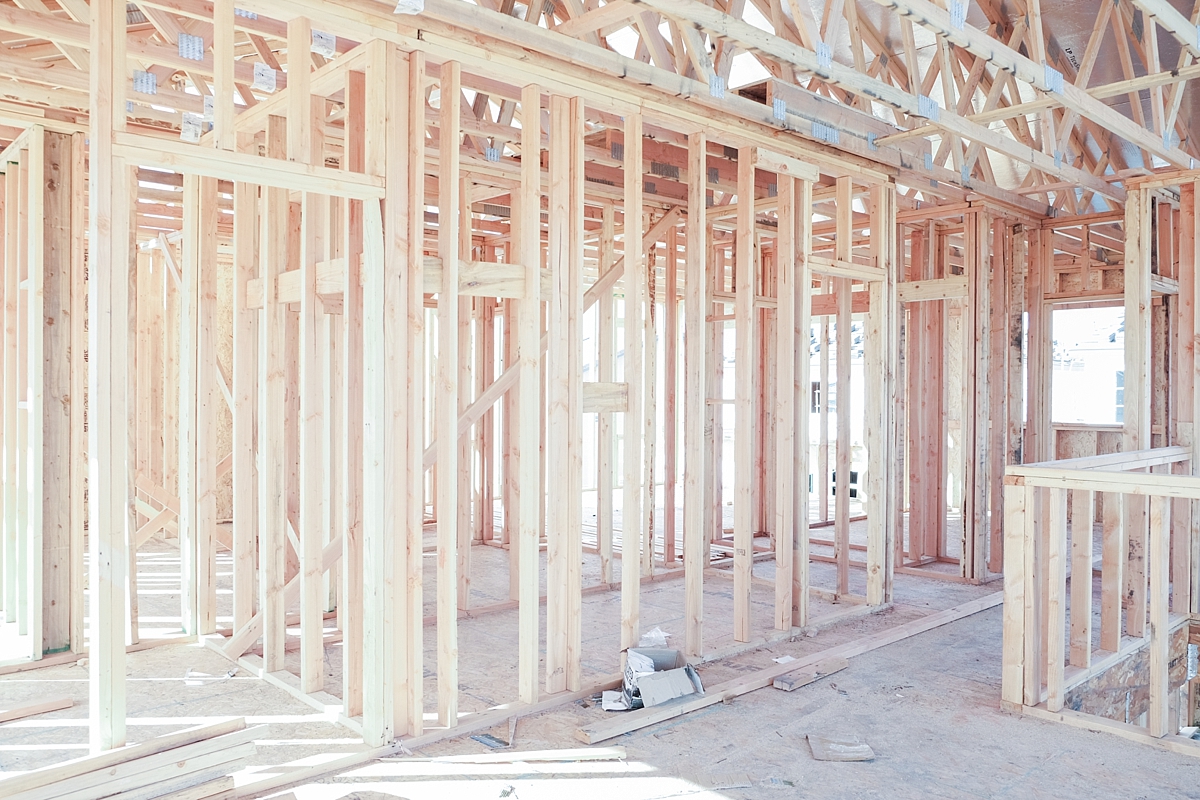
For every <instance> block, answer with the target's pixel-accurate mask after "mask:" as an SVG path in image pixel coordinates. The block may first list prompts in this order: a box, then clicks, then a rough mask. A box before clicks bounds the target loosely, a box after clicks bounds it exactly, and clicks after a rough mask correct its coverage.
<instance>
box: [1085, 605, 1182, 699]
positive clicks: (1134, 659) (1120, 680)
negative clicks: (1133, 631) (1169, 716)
mask: <svg viewBox="0 0 1200 800" xmlns="http://www.w3.org/2000/svg"><path fill="white" fill-rule="evenodd" d="M1187 643H1188V626H1187V625H1182V626H1180V628H1179V629H1178V630H1176V631H1175V633H1174V634H1172V636H1171V647H1170V662H1169V672H1168V677H1169V683H1170V688H1172V689H1176V688H1178V687H1180V686H1182V685H1183V684H1184V683H1185V682H1186V681H1187ZM1065 707H1066V708H1069V709H1072V710H1074V711H1082V712H1083V713H1085V714H1094V715H1096V716H1098V717H1105V718H1107V719H1113V720H1116V721H1118V722H1132V721H1134V720H1136V719H1137V718H1138V717H1140V716H1141V715H1142V714H1144V713H1146V712H1147V711H1148V710H1149V709H1150V649H1149V648H1148V647H1142V648H1141V649H1140V650H1138V651H1137V652H1136V653H1134V654H1133V655H1131V656H1129V657H1128V658H1126V659H1125V660H1124V661H1122V662H1121V663H1119V664H1117V665H1115V666H1113V667H1111V668H1110V669H1108V670H1105V671H1104V672H1102V673H1100V674H1099V675H1097V676H1095V677H1094V678H1092V679H1091V680H1090V681H1087V682H1086V683H1083V684H1080V685H1079V686H1076V687H1075V688H1074V689H1072V690H1071V691H1069V692H1067V696H1066V698H1065Z"/></svg>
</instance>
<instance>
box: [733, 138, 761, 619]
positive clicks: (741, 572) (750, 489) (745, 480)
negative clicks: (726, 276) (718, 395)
mask: <svg viewBox="0 0 1200 800" xmlns="http://www.w3.org/2000/svg"><path fill="white" fill-rule="evenodd" d="M737 193H738V219H737V258H736V263H735V266H736V269H737V285H736V286H735V298H736V299H735V308H734V315H735V317H736V318H737V367H736V373H735V376H736V378H735V387H736V401H735V408H736V415H737V416H736V423H735V425H736V429H735V433H734V440H733V441H734V457H733V463H734V499H733V517H734V521H733V540H734V541H733V547H734V551H733V577H734V581H733V639H734V641H737V642H748V641H750V627H751V622H750V590H751V577H752V574H751V571H752V568H753V560H752V558H753V554H752V552H751V550H752V549H753V546H754V530H753V526H754V505H753V504H754V430H755V427H756V425H755V422H754V360H755V358H754V356H755V352H756V349H755V344H754V333H755V331H754V297H755V295H756V294H757V292H756V291H755V289H756V283H757V277H758V276H757V274H756V270H755V265H756V263H757V259H756V258H755V241H754V153H753V148H742V149H741V150H740V151H739V152H738V188H737Z"/></svg>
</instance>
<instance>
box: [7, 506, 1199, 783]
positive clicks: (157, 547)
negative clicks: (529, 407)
mask: <svg viewBox="0 0 1200 800" xmlns="http://www.w3.org/2000/svg"><path fill="white" fill-rule="evenodd" d="M859 527H860V526H858V525H856V526H855V531H854V534H855V536H856V537H857V536H859V535H861V533H862V532H861V531H860V530H858V529H859ZM176 547H177V544H176V543H174V542H170V541H161V540H158V539H156V540H154V541H153V542H152V543H151V544H150V545H148V546H147V547H146V548H143V550H142V551H140V552H139V561H140V562H141V564H140V567H139V573H140V574H141V576H142V578H141V579H140V581H139V599H140V601H141V603H142V607H141V611H142V614H141V619H142V624H143V635H146V636H155V635H165V634H168V633H169V632H171V631H172V630H177V626H178V572H177V570H178V562H177V551H175V552H173V548H176ZM221 557H222V559H223V560H222V561H221V562H219V563H220V566H219V580H220V584H219V591H220V594H219V596H218V601H219V614H220V616H221V617H226V615H227V614H228V613H229V609H228V607H227V606H228V603H229V594H228V589H229V586H228V581H229V574H228V566H227V559H228V554H225V553H222V554H221ZM472 559H473V562H474V567H475V569H473V572H475V574H476V576H477V579H476V580H475V581H474V582H473V586H472V589H473V591H472V600H473V603H474V604H476V605H486V604H488V603H494V602H499V601H503V600H505V599H507V588H508V585H507V583H508V582H507V571H506V569H507V568H506V563H507V553H505V552H504V551H502V550H498V549H495V548H491V547H476V548H473V552H472ZM593 559H594V556H591V557H589V558H588V563H587V564H586V565H585V581H587V582H590V580H587V579H588V578H590V579H591V580H594V579H595V576H596V575H597V574H598V573H597V566H596V565H595V564H593V563H592V560H593ZM431 560H432V559H431ZM430 567H432V564H431V565H430ZM618 569H619V566H618ZM429 571H430V572H431V573H432V570H429ZM755 574H756V575H757V576H759V577H762V578H766V579H770V578H771V577H772V569H771V564H770V563H769V562H765V563H762V564H757V565H756V566H755ZM433 577H434V576H433V575H432V574H429V575H427V580H428V581H429V584H428V585H427V587H426V591H427V597H431V596H432V592H433ZM812 577H813V582H814V584H816V585H820V586H826V587H829V586H831V585H832V582H833V581H832V578H833V566H832V565H829V564H813V565H812ZM860 583H862V574H861V571H860V570H854V571H852V588H854V589H857V590H860V591H861V588H860V587H859V585H858V584H860ZM1000 588H1001V587H1000V584H999V582H996V583H992V584H990V585H987V586H969V585H964V584H957V583H949V582H944V581H939V580H933V579H929V578H918V577H913V576H904V575H900V576H897V577H896V581H895V600H896V604H895V606H894V607H893V608H891V609H889V610H887V611H885V612H883V613H879V614H875V615H871V616H866V617H861V618H856V619H853V620H849V621H844V622H842V623H840V624H838V625H836V626H833V627H831V628H828V629H825V630H822V631H820V632H819V633H817V634H816V635H815V636H812V637H801V638H800V639H799V640H798V641H795V642H787V641H785V642H781V643H778V644H776V645H773V646H771V647H769V648H762V649H759V650H755V651H751V652H747V653H743V654H741V655H738V656H733V657H730V658H722V659H717V660H714V661H712V662H711V663H708V664H705V665H704V666H702V667H701V669H700V673H701V676H702V678H703V679H704V681H705V683H706V684H707V685H710V686H711V685H712V684H715V683H718V682H720V681H723V680H726V679H728V678H731V677H733V676H736V675H738V674H740V673H746V672H749V671H753V670H756V669H761V668H763V667H765V666H769V665H770V664H771V659H772V658H776V657H779V656H781V655H785V654H790V655H794V656H802V655H806V654H811V653H815V652H818V651H821V650H824V649H827V648H830V647H833V646H836V645H838V644H841V643H844V642H847V641H851V640H854V639H858V638H860V637H863V636H867V635H870V634H872V633H876V632H879V631H882V630H885V629H887V628H890V627H892V626H895V625H897V624H900V623H903V622H906V621H909V620H912V619H916V618H919V617H921V616H924V615H926V614H929V613H931V612H934V611H937V610H941V609H944V608H948V607H950V606H953V605H957V604H959V603H962V602H965V601H967V600H971V599H974V598H978V597H981V596H984V595H988V594H991V593H993V592H996V591H999V589H1000ZM731 589H732V581H731V580H729V579H728V578H725V577H719V576H713V577H710V578H706V582H705V612H706V637H705V638H706V644H707V646H708V648H707V649H708V650H710V651H712V650H719V649H722V648H724V647H725V646H727V645H729V644H732V637H731V635H730V633H731V631H730V620H729V613H730V609H731V604H732V597H731ZM682 591H683V583H682V581H681V580H678V579H676V580H667V581H662V582H660V583H655V584H646V585H645V586H643V592H642V613H643V617H642V620H643V629H648V628H651V627H653V626H654V625H660V626H661V627H662V628H663V629H664V630H666V631H668V632H670V633H673V634H676V635H680V634H682V630H683V628H682V617H681V609H682V607H683V602H682ZM753 601H754V602H753V604H752V605H753V609H754V610H753V614H754V622H755V626H754V627H755V631H756V634H757V635H764V634H766V633H769V631H770V628H769V626H770V619H771V605H772V599H771V597H770V591H769V589H767V588H766V587H763V586H759V585H756V586H755V587H754V593H753ZM844 608H846V606H844V605H841V606H839V605H833V604H830V603H828V602H825V601H816V600H814V610H813V613H814V615H819V614H820V613H822V612H827V611H836V610H838V609H844ZM426 611H427V612H428V613H432V611H433V608H432V606H430V607H429V608H427V609H426ZM584 613H585V620H587V622H588V624H587V625H586V626H585V630H586V631H587V635H586V637H585V645H584V657H585V658H584V660H585V664H584V669H585V673H586V674H585V684H586V683H587V682H588V680H589V679H594V678H597V677H598V676H600V675H603V674H605V673H607V672H610V671H612V670H613V669H614V668H615V667H616V664H617V655H616V649H617V646H618V645H617V644H616V641H617V640H616V632H617V626H618V625H619V619H620V600H619V593H616V592H607V593H597V594H591V595H588V596H587V597H586V598H585V604H584ZM1000 616H1001V609H1000V608H994V609H992V610H990V611H986V612H983V613H980V614H977V615H974V616H972V617H968V618H966V619H963V620H960V621H958V622H956V623H953V624H951V625H948V626H945V627H942V628H938V629H936V630H933V631H930V632H927V633H924V634H921V635H919V636H917V637H914V638H912V639H909V640H907V641H903V642H900V643H897V644H894V645H890V646H888V647H885V648H883V649H880V650H876V651H874V652H871V653H867V654H864V655H861V656H857V657H855V658H853V659H851V662H850V666H849V668H847V669H846V670H844V671H842V672H840V673H838V674H836V675H833V676H830V677H829V678H826V679H824V680H822V681H819V682H817V683H814V684H812V685H810V686H807V687H804V688H801V689H799V690H797V691H795V692H792V693H784V692H780V691H777V690H774V689H763V690H760V691H757V692H753V693H751V694H748V695H744V696H742V697H739V698H737V699H735V700H733V701H732V702H731V703H729V704H727V705H717V706H714V707H710V708H708V709H705V710H702V711H699V712H696V713H694V714H691V715H688V716H687V717H684V718H681V719H678V720H674V721H671V722H667V723H662V724H660V725H656V726H653V727H651V728H647V729H644V730H641V731H638V732H636V733H633V734H629V735H626V736H623V737H620V738H618V739H616V740H613V741H609V742H605V743H603V744H602V745H601V746H614V745H620V746H623V747H624V748H625V749H626V752H627V758H626V760H624V761H605V762H580V763H575V764H541V765H533V764H515V765H514V764H509V765H495V764H492V765H473V766H465V765H462V764H452V765H451V764H430V763H429V762H414V761H411V760H410V761H402V760H392V761H388V762H380V763H376V764H374V765H371V766H369V767H367V768H364V769H362V770H358V771H356V772H353V773H351V774H350V775H348V776H340V777H337V778H333V779H329V780H326V781H323V782H320V783H317V784H314V785H310V786H302V787H300V788H298V789H296V790H295V793H296V795H297V797H298V799H299V800H338V798H343V797H352V798H355V800H385V798H408V799H409V800H418V799H419V798H439V799H440V798H446V797H462V798H500V797H509V798H520V800H530V799H531V798H556V799H559V798H570V800H583V798H589V797H597V798H613V797H619V798H621V799H622V800H638V799H639V798H666V797H709V798H712V797H724V798H758V797H780V798H785V797H786V798H791V797H803V798H843V797H856V798H857V797H864V798H870V797H880V798H907V797H913V798H978V797H988V798H990V797H1007V798H1080V799H1081V800H1082V798H1096V797H1105V798H1108V797H1113V798H1147V799H1148V800H1149V799H1154V800H1157V798H1177V797H1178V798H1184V797H1195V798H1200V759H1190V758H1188V757H1186V756H1181V755H1175V754H1171V753H1167V752H1164V751H1161V750H1158V749H1155V748H1150V747H1146V746H1143V745H1138V744H1134V743H1130V742H1128V741H1125V740H1121V739H1117V738H1114V737H1111V736H1107V735H1100V734H1092V733H1087V732H1084V731H1080V730H1077V729H1074V728H1069V727H1065V726H1061V725H1056V724H1053V723H1046V722H1041V721H1037V720H1030V719H1019V718H1015V717H1013V716H1010V715H1007V714H1003V713H1001V712H1000V711H999V710H998V705H999V693H1000V679H999V669H1000V627H1001V623H1000ZM329 624H330V625H332V622H330V623H329ZM515 630H516V616H515V612H510V611H504V612H499V613H495V614H488V615H485V616H481V617H477V618H471V619H464V620H462V622H461V624H460V647H461V656H462V665H461V666H462V692H461V694H460V702H461V705H462V709H463V711H464V712H466V711H473V710H482V709H483V708H486V707H488V706H491V705H494V704H495V703H500V702H506V701H509V700H511V699H512V698H513V696H515V691H516V686H515V684H516V680H515V672H516V670H515V664H514V663H513V660H514V659H513V653H512V652H511V651H513V647H514V645H513V640H514V639H515ZM432 633H433V629H432V628H427V631H426V634H427V635H426V639H427V646H428V645H432V639H433V636H432ZM676 642H678V640H677V639H676ZM428 650H429V652H427V655H426V667H427V680H426V706H427V711H428V712H432V710H433V708H434V701H435V697H436V694H435V689H436V684H435V681H434V680H433V678H432V672H433V667H434V665H435V661H434V660H433V652H432V648H431V647H429V648H428ZM326 665H327V677H326V681H327V683H326V688H327V689H328V690H329V691H330V692H331V693H332V694H334V695H340V693H341V692H340V683H341V674H340V673H341V647H340V644H334V645H331V646H330V647H328V648H327V658H326ZM231 667H232V665H231V664H230V662H228V661H226V660H225V659H223V658H221V657H220V656H218V655H217V654H215V653H213V652H211V651H209V650H207V649H205V648H204V647H201V646H197V645H195V644H177V645H168V646H163V647H158V648H154V649H150V650H146V651H142V652H137V653H132V654H130V655H129V673H128V674H129V684H128V687H129V716H130V727H129V730H130V740H131V741H143V740H145V739H147V738H149V737H151V736H155V735H160V734H163V733H167V732H170V731H173V730H178V729H180V728H182V727H187V726H191V725H196V724H202V723H204V722H210V721H215V720H217V719H220V718H223V717H227V716H229V715H239V716H245V717H246V719H247V722H248V723H249V724H251V725H259V724H261V725H265V726H266V727H265V729H264V730H263V732H262V734H261V736H260V737H259V741H258V744H259V747H258V753H257V755H256V756H255V757H254V758H253V759H251V760H250V761H249V766H248V768H247V769H246V770H244V771H243V772H242V773H240V774H239V776H238V778H239V782H240V783H250V782H253V781H254V780H257V779H260V778H262V777H264V776H265V775H267V774H271V773H272V768H273V767H276V766H278V765H293V766H295V765H301V764H311V763H316V762H320V761H323V760H328V759H331V758H336V757H338V756H339V755H343V754H345V753H348V752H353V751H356V750H360V749H362V745H361V744H360V743H359V740H358V737H357V736H356V735H355V734H354V733H353V732H352V731H350V730H349V729H347V728H345V727H343V726H341V725H338V724H337V723H336V722H335V721H334V720H332V719H330V718H328V717H325V716H323V715H322V714H320V713H318V712H316V711H315V710H314V709H313V708H311V707H310V706H308V705H307V704H305V703H303V702H301V701H299V700H297V699H295V698H293V697H291V696H290V695H289V694H287V693H286V692H284V691H283V690H281V689H279V688H276V687H274V686H272V685H270V684H267V683H264V682H263V681H260V680H258V679H256V678H253V677H249V676H248V675H247V674H246V673H245V672H244V671H242V672H236V673H235V674H233V675H229V674H228V673H229V672H230V669H231ZM59 696H66V697H71V698H72V699H73V700H74V701H75V706H74V707H73V708H70V709H66V710H63V711H58V712H53V713H50V714H44V715H41V716H39V717H37V718H34V719H28V720H22V721H17V722H13V723H9V724H6V725H2V726H0V775H2V774H3V773H4V772H12V771H24V770H29V769H35V768H38V767H41V766H46V765H50V764H54V763H57V762H59V761H63V760H65V759H68V758H74V757H77V756H80V755H83V754H85V753H86V752H87V722H86V717H87V670H86V668H84V667H81V666H77V665H68V666H59V667H49V668H43V669H38V670H32V671H28V672H22V673H16V674H11V675H5V676H0V708H6V707H10V706H13V705H19V704H21V703H23V702H32V701H35V700H38V699H46V698H48V697H59ZM431 716H432V715H431V714H427V718H429V717H431ZM606 716H611V715H608V714H606V712H603V711H601V710H600V709H599V708H598V706H597V704H596V703H595V702H594V701H582V702H580V703H576V704H573V705H569V706H566V707H562V708H559V709H557V710H555V711H552V712H547V713H544V714H541V715H539V716H536V717H531V718H527V719H522V720H521V721H520V723H519V724H518V727H517V734H516V745H515V748H514V749H515V750H518V751H522V750H540V749H561V748H577V747H580V746H581V745H580V744H579V742H578V741H577V740H576V739H575V738H574V732H575V730H576V729H577V728H579V727H580V726H583V725H588V724H591V723H593V722H596V721H599V720H602V719H604V718H605V717H606ZM431 724H432V723H431ZM810 732H811V733H853V734H858V735H860V736H862V737H863V738H865V739H866V741H867V742H868V743H869V744H870V745H871V746H872V747H873V748H874V750H875V753H876V759H875V760H874V761H872V762H866V763H827V762H817V761H814V760H813V758H812V756H811V752H810V750H809V746H808V744H807V742H806V741H805V738H804V737H805V734H807V733H810ZM492 733H493V735H495V736H496V737H497V738H499V739H502V740H507V739H508V734H509V732H508V727H507V725H504V726H501V727H500V728H497V729H495V730H493V731H492ZM487 752H492V751H490V750H489V749H488V748H487V747H486V746H485V745H483V744H481V743H479V742H478V741H475V740H473V739H471V738H469V737H462V738H459V739H455V740H448V741H444V742H441V743H439V744H436V745H433V746H430V747H428V748H426V749H425V750H422V751H421V752H420V753H419V754H418V755H420V756H426V757H436V756H443V755H452V754H467V753H487ZM499 752H510V751H499ZM0 786H2V784H0ZM713 787H718V788H713ZM719 787H724V788H719ZM510 788H511V791H509V790H510ZM505 792H508V793H507V794H505ZM2 795H3V792H2V790H0V796H2Z"/></svg>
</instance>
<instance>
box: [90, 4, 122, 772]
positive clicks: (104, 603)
mask: <svg viewBox="0 0 1200 800" xmlns="http://www.w3.org/2000/svg"><path fill="white" fill-rule="evenodd" d="M125 29H126V16H125V5H124V4H123V3H118V2H113V0H97V2H96V3H94V4H93V5H92V26H91V42H90V45H91V47H90V49H89V53H90V54H91V59H90V62H91V63H90V74H91V98H92V100H91V109H90V114H89V119H90V121H91V123H92V125H93V126H94V127H95V131H96V133H95V135H93V136H92V140H91V149H90V152H89V160H90V163H91V179H90V185H91V187H92V189H91V192H92V194H91V201H92V202H91V203H90V204H89V208H90V209H91V221H90V228H91V236H90V237H89V241H90V243H91V245H90V250H91V254H92V269H91V270H90V272H91V275H90V278H89V280H88V307H89V308H90V309H92V312H91V321H90V323H89V325H88V351H89V355H90V357H89V360H88V396H89V413H88V416H89V426H88V432H89V439H88V453H89V454H90V458H91V464H92V468H91V473H90V477H89V480H88V496H89V501H90V509H89V515H88V516H89V521H90V543H89V547H90V550H91V570H92V573H91V578H90V581H89V587H90V592H91V601H92V604H91V619H92V626H91V647H90V650H89V667H90V674H89V701H88V715H89V729H90V738H91V745H92V748H93V749H94V750H109V749H112V748H115V747H120V746H121V745H123V744H124V743H125V630H124V628H125V624H124V609H125V597H124V592H125V573H126V570H127V569H128V563H129V561H128V549H127V548H128V535H129V531H130V529H131V526H132V518H131V516H130V511H131V508H130V506H131V503H130V500H131V497H132V495H131V492H130V475H129V472H128V466H127V465H128V464H129V461H128V453H129V441H128V437H127V436H125V435H122V433H121V432H122V431H125V430H128V426H129V422H130V418H129V415H128V411H129V409H128V405H127V402H126V392H127V387H128V378H129V368H128V331H127V329H126V328H125V327H124V325H125V324H126V323H125V320H126V319H127V314H126V312H127V309H128V305H129V280H128V272H129V263H130V252H129V237H128V236H127V235H126V231H128V230H129V222H130V219H129V217H130V208H129V202H128V199H129V192H128V189H129V186H130V172H129V169H128V167H127V166H126V164H125V163H124V162H123V161H122V160H121V159H119V158H117V157H116V156H115V154H114V151H113V135H114V133H116V132H120V131H123V130H124V128H125V115H124V114H123V113H122V112H121V109H123V108H124V107H125V67H126V65H125V45H126V37H125V35H124V31H125ZM102 309H103V311H102Z"/></svg>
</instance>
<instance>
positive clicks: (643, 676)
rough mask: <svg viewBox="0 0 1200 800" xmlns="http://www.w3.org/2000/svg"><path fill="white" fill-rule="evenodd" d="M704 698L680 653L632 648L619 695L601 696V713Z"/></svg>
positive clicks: (696, 679)
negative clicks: (681, 698) (687, 698)
mask: <svg viewBox="0 0 1200 800" xmlns="http://www.w3.org/2000/svg"><path fill="white" fill-rule="evenodd" d="M689 694H704V687H703V685H701V683H700V676H699V675H697V674H696V670H695V668H694V667H692V665H691V664H689V663H687V659H685V658H684V657H683V653H681V652H679V651H678V650H671V649H668V648H658V647H631V648H630V649H629V651H628V656H627V658H626V660H625V680H624V685H623V686H622V689H621V691H619V692H605V693H604V710H606V711H628V710H630V709H634V708H642V707H643V706H645V707H650V706H657V705H661V704H663V703H665V702H667V701H668V700H674V699H675V698H676V697H684V696H685V695H689Z"/></svg>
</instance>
